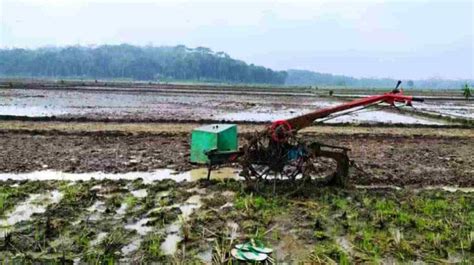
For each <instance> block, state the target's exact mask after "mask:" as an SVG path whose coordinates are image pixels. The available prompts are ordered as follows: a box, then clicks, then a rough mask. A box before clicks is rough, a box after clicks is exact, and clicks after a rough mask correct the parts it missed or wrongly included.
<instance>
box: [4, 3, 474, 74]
mask: <svg viewBox="0 0 474 265" xmlns="http://www.w3.org/2000/svg"><path fill="white" fill-rule="evenodd" d="M473 16H474V5H473V1H471V0H463V1H456V0H454V1H450V0H444V1H416V0H415V1H413V0H412V1H408V0H406V1H380V0H378V1H376V0H372V1H370V0H366V1H349V0H345V1H334V0H333V1H329V0H328V1H324V0H318V1H316V0H314V1H268V0H267V1H265V0H262V1H257V0H254V1H236V0H234V1H225V0H219V1H217V0H216V1H200V0H194V1H179V0H178V1H176V0H175V1H158V0H155V1H151V0H135V1H134V0H0V20H1V21H0V46H1V47H3V48H5V47H8V48H11V47H29V48H35V47H41V46H49V45H54V46H63V45H77V44H80V45H91V44H120V43H131V44H138V45H148V44H152V45H157V46H160V45H178V44H184V45H186V46H189V47H197V46H205V47H209V48H211V49H213V50H214V51H224V52H226V53H228V54H229V55H230V56H232V57H234V58H238V59H242V60H244V61H246V62H249V63H255V64H259V65H264V66H267V67H271V68H273V69H277V70H286V69H291V68H296V69H307V70H314V71H318V72H327V73H335V74H345V75H352V76H356V77H392V78H400V79H410V78H411V79H418V78H431V77H441V78H452V79H458V78H470V79H474V66H473V64H474V43H473V38H474V37H473V35H474V33H473V28H474V26H473V24H474V17H473Z"/></svg>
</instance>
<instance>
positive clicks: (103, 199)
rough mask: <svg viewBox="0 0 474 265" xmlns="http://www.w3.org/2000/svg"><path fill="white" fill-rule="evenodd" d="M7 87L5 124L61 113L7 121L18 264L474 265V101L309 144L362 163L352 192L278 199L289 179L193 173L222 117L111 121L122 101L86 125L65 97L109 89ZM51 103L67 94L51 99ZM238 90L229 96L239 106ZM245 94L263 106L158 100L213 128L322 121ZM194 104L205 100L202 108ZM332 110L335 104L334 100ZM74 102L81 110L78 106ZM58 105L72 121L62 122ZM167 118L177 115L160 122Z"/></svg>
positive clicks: (0, 190)
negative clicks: (246, 250)
mask: <svg viewBox="0 0 474 265" xmlns="http://www.w3.org/2000/svg"><path fill="white" fill-rule="evenodd" d="M2 85H3V86H4V88H5V90H2V89H0V90H2V91H1V93H3V94H2V95H6V94H5V93H7V94H8V93H9V95H10V96H11V97H10V101H8V102H6V103H5V102H3V103H2V104H3V105H2V106H3V109H2V108H0V110H5V111H11V110H12V109H14V108H15V104H16V107H18V108H19V109H22V110H23V111H25V113H24V114H31V113H34V112H35V110H41V111H45V110H46V111H45V112H44V113H42V115H40V116H28V115H26V116H25V115H4V116H2V118H1V119H0V147H1V148H0V261H1V262H2V263H6V264H9V263H68V264H71V263H74V264H90V263H123V264H129V263H133V264H137V263H151V262H157V263H184V264H211V263H213V264H223V263H232V262H233V261H232V259H231V257H230V251H231V249H232V247H233V246H234V245H235V244H240V243H245V242H247V241H248V240H251V239H254V240H257V241H261V242H263V243H264V244H265V246H267V247H269V248H272V249H273V253H272V254H271V259H270V260H269V263H271V262H273V263H298V262H300V263H311V264H334V263H340V264H359V263H365V264H366V263H368V264H372V263H375V264H380V263H382V264H404V263H417V264H423V263H425V264H433V263H437V264H440V263H441V264H443V263H444V264H445V263H457V264H472V263H473V262H474V189H473V187H474V168H473V165H474V155H473V150H474V130H473V128H472V123H470V120H469V119H470V118H469V117H471V115H472V112H471V107H472V105H471V104H472V103H471V102H466V101H462V100H461V99H455V97H456V94H455V93H454V92H450V91H447V92H446V91H444V92H442V93H435V92H426V91H425V92H420V93H422V94H421V95H424V96H427V97H434V98H439V97H441V98H442V99H439V100H440V101H439V102H448V103H447V104H444V103H443V104H441V105H440V106H441V107H443V106H445V107H446V111H445V110H443V108H436V105H437V104H436V103H430V102H426V103H425V104H426V105H423V106H422V107H423V108H424V109H425V110H426V112H429V115H427V116H423V115H422V116H412V114H404V113H398V112H396V113H393V114H397V115H400V116H397V115H396V116H393V115H388V116H386V115H385V113H390V112H389V111H385V110H383V109H381V110H380V111H384V112H383V113H384V115H382V116H383V117H384V118H386V117H389V120H390V119H392V120H391V121H395V122H387V120H383V121H382V122H381V123H375V124H367V123H364V121H363V120H364V117H360V116H357V117H353V119H352V120H348V121H347V122H342V123H341V122H339V123H335V124H329V125H321V126H311V127H309V128H306V129H304V130H302V131H301V133H300V135H301V137H302V138H304V139H307V140H312V141H320V142H323V143H327V144H334V145H342V146H346V147H349V148H350V149H351V151H350V152H349V156H350V159H351V160H352V161H353V162H352V163H351V167H350V174H349V178H350V180H349V184H350V185H349V186H348V187H347V188H336V187H318V186H316V185H311V184H309V185H305V186H304V188H303V189H301V190H300V191H299V192H298V193H291V192H290V191H291V190H292V187H291V186H289V185H288V183H284V182H281V181H277V182H276V186H275V192H273V181H272V182H271V183H268V185H261V186H260V188H259V190H258V192H257V191H255V190H254V189H250V188H249V187H247V186H246V185H245V182H243V181H242V179H241V178H240V177H239V167H238V165H235V164H234V165H232V164H231V165H228V166H226V167H223V168H220V169H218V170H216V171H214V172H213V174H212V177H211V181H207V180H205V175H206V171H205V169H203V168H202V167H201V166H198V165H191V164H190V163H189V143H190V142H189V141H190V139H189V135H190V132H191V130H192V129H193V128H195V127H198V126H200V125H201V124H202V123H209V122H215V121H217V120H219V119H220V117H217V118H216V117H212V116H209V117H208V118H209V120H205V121H203V120H196V119H190V120H184V119H183V120H179V119H178V120H176V119H172V116H166V115H168V114H167V112H166V113H165V112H162V111H161V112H160V111H159V110H150V111H148V110H147V111H144V112H143V111H140V110H139V109H138V110H137V109H134V107H133V106H132V108H125V109H121V108H120V106H118V107H117V108H114V107H110V106H109V107H110V108H107V109H106V110H105V111H103V109H101V108H100V107H97V106H99V105H101V104H102V103H103V104H109V103H110V102H116V99H117V98H116V97H118V98H120V96H117V95H111V96H110V98H109V99H108V100H109V101H108V100H107V99H105V100H104V99H101V100H104V101H103V102H102V101H101V102H100V104H98V105H97V106H96V105H94V106H95V107H94V108H93V112H94V114H93V115H92V116H90V115H89V114H88V113H89V112H87V111H84V112H82V111H83V110H84V109H87V108H86V107H85V105H87V104H85V105H81V106H77V105H75V104H76V103H77V102H78V101H75V99H72V101H71V102H72V103H71V102H69V103H68V100H66V99H65V98H64V96H70V95H71V94H69V93H66V92H64V91H62V90H64V86H71V87H75V86H79V89H81V91H82V89H83V88H84V86H93V85H94V83H92V84H89V83H88V84H85V85H82V83H78V84H75V85H74V86H73V84H71V83H68V82H66V84H61V83H59V84H44V83H30V84H26V85H25V84H24V83H14V84H12V86H11V87H10V84H8V83H5V84H0V87H1V86H2ZM96 85H97V84H96ZM108 86H109V85H107V86H104V85H103V84H99V88H100V90H106V89H110V87H108ZM114 86H116V87H118V89H119V90H121V91H119V92H118V94H120V95H126V97H127V98H132V100H131V101H129V102H132V103H133V102H135V101H134V100H135V99H133V98H134V96H132V97H130V94H131V92H128V91H122V90H123V89H129V87H130V84H128V83H124V84H122V85H120V84H114ZM134 86H138V85H137V84H135V85H134ZM107 87H108V88H107ZM144 88H145V89H157V88H156V87H154V85H150V84H141V85H140V89H144ZM15 89H18V90H15ZM27 89H31V90H27ZM43 89H54V91H57V90H59V93H56V92H53V94H47V95H36V93H39V92H38V91H42V90H43ZM113 89H115V88H113ZM159 89H162V90H166V89H178V90H180V91H178V92H176V93H175V94H179V95H178V96H179V97H178V98H177V99H179V100H180V99H181V98H182V97H183V96H186V95H187V96H186V97H187V98H188V99H190V98H196V97H197V96H196V95H198V94H199V92H203V91H204V92H205V91H207V90H212V89H215V88H212V87H206V86H202V87H186V86H185V85H182V86H179V87H171V88H169V87H166V86H163V87H160V88H159ZM230 89H231V88H229V87H223V88H221V90H222V91H224V92H227V90H230ZM232 89H236V91H237V92H238V93H243V92H245V93H249V94H252V95H250V96H248V98H252V99H253V100H254V102H251V103H252V104H255V105H242V104H241V105H238V104H237V105H236V102H240V100H241V99H242V98H239V97H240V96H239V95H234V96H236V98H232V97H229V98H227V99H229V100H224V101H222V99H223V98H222V97H221V96H216V95H214V94H212V95H213V99H215V98H217V99H219V100H221V101H219V102H218V103H216V105H209V104H208V105H206V104H207V103H206V102H208V101H209V100H210V99H209V98H208V99H206V100H204V101H199V99H193V100H195V101H197V102H195V101H193V103H192V104H191V103H189V104H187V103H186V104H184V103H182V102H181V103H180V102H174V101H173V100H175V99H176V98H172V97H169V95H168V94H167V93H165V92H163V93H161V92H160V93H161V94H160V96H157V95H156V98H161V99H159V100H158V101H153V100H151V101H150V99H146V101H145V102H148V103H150V105H146V108H153V106H155V107H156V106H161V105H160V104H165V103H162V102H161V101H160V100H162V99H163V98H164V99H171V101H168V103H166V104H168V105H166V104H165V105H166V106H170V107H173V108H174V107H176V108H178V107H180V106H181V107H183V106H184V107H183V108H182V109H184V111H183V112H180V113H178V116H179V115H181V116H180V117H185V116H186V115H187V112H186V111H189V112H190V113H191V112H193V111H194V110H196V113H199V111H203V113H207V114H209V113H210V112H209V110H210V109H212V108H215V109H216V110H218V111H220V110H223V111H228V110H235V113H239V112H240V113H242V112H246V111H249V109H250V111H251V112H252V111H253V110H255V108H258V107H259V106H260V105H261V104H263V105H264V110H265V111H262V113H263V112H271V111H272V110H281V109H283V110H284V111H283V112H285V111H286V112H287V114H291V115H293V114H295V115H296V114H298V111H304V109H305V108H311V109H315V108H316V107H315V105H312V104H313V103H312V102H313V98H308V99H305V100H302V98H304V97H305V96H302V95H299V96H298V95H297V96H296V98H297V99H296V100H295V98H294V95H281V94H284V93H286V94H288V93H290V94H291V93H293V91H292V90H289V89H284V88H274V89H272V90H271V91H269V92H271V93H277V94H278V95H272V97H270V98H266V97H267V96H268V95H267V94H265V97H264V96H261V95H257V94H255V93H256V92H258V93H261V92H262V91H261V90H263V89H264V88H252V87H235V88H232ZM92 90H94V91H92V92H90V91H86V92H80V93H82V95H83V96H84V95H86V96H84V97H85V98H89V97H95V96H91V95H93V94H94V95H96V94H101V93H102V94H103V95H109V94H110V93H109V92H107V91H105V92H104V91H100V92H99V91H97V88H92ZM183 90H196V91H197V92H196V93H194V94H192V96H189V92H186V91H184V92H183ZM13 92H14V93H13ZM211 92H213V93H215V91H214V90H212V91H211ZM237 92H236V93H237ZM313 92H314V91H313V90H308V91H307V90H301V91H299V92H298V93H313ZM319 92H321V90H319ZM319 92H318V93H319ZM326 92H327V91H323V92H321V94H325V93H326ZM335 92H336V94H341V97H340V98H336V99H333V98H331V99H328V100H329V101H337V100H342V98H343V97H346V96H348V97H353V95H352V94H350V93H353V91H349V92H346V91H344V90H341V91H337V90H335ZM366 92H367V93H374V92H373V91H366ZM41 93H42V92H41ZM48 93H49V92H48ZM133 93H135V92H133ZM133 93H132V94H133ZM153 93H154V92H153ZM206 93H207V92H206ZM265 93H268V91H267V92H265ZM112 94H114V93H112ZM135 94H136V93H135ZM202 94H205V93H202ZM342 94H345V95H342ZM35 95H36V96H35ZM153 95H155V94H153ZM23 96H26V97H23ZM37 96H40V97H37ZM41 96H44V97H50V96H51V97H52V98H53V99H55V100H56V99H57V101H53V102H59V103H60V104H57V105H55V106H47V107H44V106H43V105H42V104H43V103H41V100H46V101H47V99H45V98H43V97H41ZM84 97H80V99H84ZM151 97H155V96H151ZM446 97H449V98H451V99H446ZM282 98H283V99H285V100H286V101H285V102H283V103H282V104H281V105H278V104H276V103H275V102H277V101H280V99H282ZM31 99H33V100H31ZM224 99H225V98H224ZM266 99H268V101H266ZM3 100H5V98H3ZM165 101H166V100H165ZM316 101H317V103H318V102H323V101H324V102H326V97H322V99H321V101H318V100H316ZM31 102H34V103H35V104H36V103H38V104H37V105H36V107H37V108H36V109H35V108H33V109H32V108H30V107H31V105H29V103H31ZM64 102H66V103H67V104H66V105H62V104H63V103H64ZM124 102H125V101H124ZM137 102H138V103H140V102H143V101H140V100H138V101H137ZM157 102H158V103H157ZM265 102H267V103H265ZM324 102H323V104H326V103H324ZM135 103H136V102H135ZM135 103H133V104H135ZM300 103H301V104H300ZM113 104H115V103H113ZM213 104H214V103H213ZM265 104H267V105H265ZM318 104H319V103H318ZM53 105H54V104H53ZM109 105H110V104H109ZM125 105H126V104H125ZM138 105H139V104H138ZM316 105H317V104H316ZM57 106H61V108H62V110H64V109H66V110H67V111H71V112H70V113H69V114H66V115H65V116H61V115H62V114H60V115H59V116H48V115H49V114H50V112H49V111H50V110H53V111H55V110H56V109H57V108H56V107H57ZM74 106H75V107H74ZM128 106H129V107H130V105H128ZM163 106H164V105H163ZM203 106H204V107H205V108H202V107H203ZM299 106H303V108H301V107H299ZM453 106H454V107H453ZM63 107H64V108H63ZM76 107H77V108H76ZM173 108H170V110H172V109H173ZM447 108H449V110H447ZM75 109H80V110H81V112H75ZM62 110H61V111H62ZM109 110H112V111H111V112H109ZM291 111H293V113H291ZM286 112H285V113H286ZM71 113H72V114H71ZM158 113H162V114H163V113H164V116H159V115H158V116H156V117H155V116H154V115H155V114H156V115H157V114H158ZM170 113H171V112H170ZM256 113H259V110H257V112H256ZM281 113H282V112H279V114H281ZM440 113H441V114H440ZM3 114H6V112H5V113H3ZM10 114H15V113H10ZM43 114H44V115H43ZM46 114H48V115H46ZM250 114H252V113H250ZM254 114H255V113H253V114H252V115H254ZM279 114H278V115H279ZM54 115H56V114H54ZM94 115H95V116H94ZM108 115H111V117H112V119H109V118H108V117H109V116H108ZM252 115H250V116H247V117H257V118H258V119H257V120H252V121H248V120H242V121H237V122H238V123H239V126H238V127H239V142H240V144H243V143H244V141H245V139H244V138H245V137H246V136H248V135H249V134H251V133H253V132H255V131H258V130H261V129H262V128H264V126H265V125H263V124H260V123H263V122H264V120H265V119H268V117H267V116H264V117H263V118H264V119H261V118H262V116H260V114H259V115H257V116H252ZM430 115H431V116H430ZM444 115H449V118H445V117H444ZM402 116H403V117H405V116H407V117H409V118H410V119H411V118H413V119H415V120H412V121H414V123H411V124H410V123H408V124H398V123H397V122H396V121H397V119H398V118H400V117H402ZM160 117H164V118H163V119H161V118H160ZM394 117H396V119H395V120H393V118H394ZM152 118H153V120H147V119H152ZM365 118H370V117H365ZM270 119H273V117H270ZM403 119H405V118H403ZM420 120H423V122H419V121H420ZM426 120H429V121H430V122H429V123H425V122H424V121H426ZM461 120H462V121H467V122H460V121H461ZM415 121H416V122H415Z"/></svg>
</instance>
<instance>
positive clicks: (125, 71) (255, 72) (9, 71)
mask: <svg viewBox="0 0 474 265" xmlns="http://www.w3.org/2000/svg"><path fill="white" fill-rule="evenodd" d="M0 75H4V76H9V75H11V76H28V77H30V76H32V77H35V76H36V77H81V78H84V77H89V78H92V79H97V78H130V79H136V80H147V81H151V80H155V79H157V78H158V79H160V80H163V81H166V80H201V81H206V82H208V81H211V82H233V83H268V84H284V83H285V81H286V77H287V73H286V72H284V71H273V70H271V69H269V68H265V67H262V66H256V65H253V64H251V65H249V64H246V63H245V62H243V61H239V60H235V59H232V58H231V57H230V56H228V55H227V54H226V53H223V52H217V53H216V52H213V51H212V50H211V49H209V48H206V47H197V48H195V49H191V48H187V47H186V46H184V45H178V46H174V47H166V46H163V47H153V46H145V47H140V46H133V45H128V44H121V45H102V46H98V47H96V48H90V47H81V46H71V47H65V48H40V49H35V50H29V49H0Z"/></svg>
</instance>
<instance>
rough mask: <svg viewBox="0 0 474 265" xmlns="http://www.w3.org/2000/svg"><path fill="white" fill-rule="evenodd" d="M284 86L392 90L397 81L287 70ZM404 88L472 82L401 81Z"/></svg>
mask: <svg viewBox="0 0 474 265" xmlns="http://www.w3.org/2000/svg"><path fill="white" fill-rule="evenodd" d="M287 72H288V77H287V78H286V82H285V84H286V85H292V86H338V87H354V88H392V87H394V86H395V84H396V83H397V80H395V79H390V78H354V77H350V76H344V75H333V74H325V73H318V72H312V71H307V70H293V69H292V70H288V71H287ZM403 81H404V82H403V86H404V87H405V88H430V89H460V88H461V87H462V86H463V85H464V84H466V83H468V84H470V85H471V86H472V85H473V84H474V80H472V79H471V80H469V79H466V80H445V79H425V80H403Z"/></svg>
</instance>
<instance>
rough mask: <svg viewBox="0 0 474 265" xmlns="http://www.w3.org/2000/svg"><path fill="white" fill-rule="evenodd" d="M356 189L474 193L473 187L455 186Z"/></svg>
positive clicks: (382, 186)
mask: <svg viewBox="0 0 474 265" xmlns="http://www.w3.org/2000/svg"><path fill="white" fill-rule="evenodd" d="M355 187H356V189H365V190H384V189H385V190H387V189H391V190H413V191H415V192H419V191H424V190H442V191H447V192H458V191H459V192H465V193H470V192H474V187H456V186H426V187H405V188H402V187H398V186H394V185H367V186H365V185H355Z"/></svg>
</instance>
